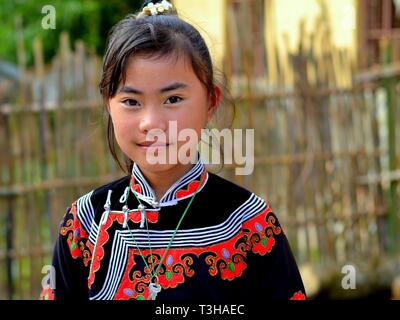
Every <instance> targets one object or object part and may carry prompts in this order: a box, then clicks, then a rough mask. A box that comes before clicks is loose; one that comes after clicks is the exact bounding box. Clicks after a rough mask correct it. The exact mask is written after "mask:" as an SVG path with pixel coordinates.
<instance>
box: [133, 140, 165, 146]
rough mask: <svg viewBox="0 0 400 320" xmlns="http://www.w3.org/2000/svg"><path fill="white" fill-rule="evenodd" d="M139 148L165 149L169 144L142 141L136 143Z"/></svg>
mask: <svg viewBox="0 0 400 320" xmlns="http://www.w3.org/2000/svg"><path fill="white" fill-rule="evenodd" d="M137 145H138V146H139V147H167V146H169V143H160V142H158V143H157V142H154V141H144V142H140V143H137Z"/></svg>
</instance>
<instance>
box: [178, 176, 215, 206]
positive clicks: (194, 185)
mask: <svg viewBox="0 0 400 320" xmlns="http://www.w3.org/2000/svg"><path fill="white" fill-rule="evenodd" d="M207 174H208V173H207V171H205V172H204V173H203V174H202V175H201V177H200V180H195V181H192V182H190V183H189V185H188V186H187V188H186V189H180V190H178V191H177V192H176V198H177V199H181V198H184V197H186V196H189V195H191V194H193V193H195V192H196V190H197V188H198V187H199V184H200V181H201V182H202V183H201V184H202V185H204V184H205V183H206V180H207V176H206V175H207Z"/></svg>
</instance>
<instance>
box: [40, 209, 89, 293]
mask: <svg viewBox="0 0 400 320" xmlns="http://www.w3.org/2000/svg"><path fill="white" fill-rule="evenodd" d="M76 213H77V209H76V203H73V204H72V207H71V208H68V209H67V212H66V214H65V215H64V218H63V219H62V221H61V224H60V229H59V234H58V237H57V240H56V242H55V246H54V252H53V259H52V267H53V268H52V269H53V272H54V276H55V281H54V285H53V286H48V287H47V288H43V291H42V294H41V298H42V299H49V300H51V299H55V300H88V275H89V267H90V260H91V250H90V248H89V247H88V246H87V245H88V244H89V243H88V236H87V233H86V231H85V230H84V229H83V227H82V226H81V223H80V221H79V219H78V217H77V214H76Z"/></svg>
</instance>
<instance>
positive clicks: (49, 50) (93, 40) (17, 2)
mask: <svg viewBox="0 0 400 320" xmlns="http://www.w3.org/2000/svg"><path fill="white" fill-rule="evenodd" d="M141 2H142V1H141V0H123V1H121V0H0V43H1V45H0V59H3V60H8V61H12V62H16V61H17V52H16V50H17V46H16V39H17V36H16V28H15V25H16V23H15V20H16V17H17V16H20V17H21V18H22V24H23V38H24V45H25V50H26V59H27V64H28V65H32V63H33V54H32V44H33V39H34V38H35V37H40V38H41V39H42V41H43V49H44V54H45V60H46V61H49V60H50V59H51V58H52V57H53V56H54V54H55V53H56V51H57V48H58V45H59V35H60V33H61V32H62V31H66V32H68V33H69V34H70V39H71V46H72V45H73V43H74V41H75V40H77V39H82V40H83V41H84V42H85V44H86V45H87V46H88V47H89V48H92V49H93V50H95V51H96V52H97V53H98V54H99V55H102V54H103V53H104V48H105V42H106V37H107V32H108V31H109V29H110V28H111V27H112V26H113V25H114V24H115V23H116V22H117V21H119V20H120V19H122V18H123V17H124V16H125V15H127V14H129V13H134V12H136V11H137V10H138V8H139V7H140V4H141ZM45 5H52V6H54V8H55V11H56V29H47V30H45V29H43V28H42V19H43V18H44V17H45V16H46V13H42V8H43V6H45Z"/></svg>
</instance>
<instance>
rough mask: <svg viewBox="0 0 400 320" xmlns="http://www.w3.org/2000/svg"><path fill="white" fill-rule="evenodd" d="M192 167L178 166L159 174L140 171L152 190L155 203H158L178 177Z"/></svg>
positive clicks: (192, 165)
mask: <svg viewBox="0 0 400 320" xmlns="http://www.w3.org/2000/svg"><path fill="white" fill-rule="evenodd" d="M193 167H194V164H192V163H189V164H184V165H183V164H178V165H176V166H174V167H172V168H170V169H168V170H165V171H160V172H151V171H147V170H146V169H142V168H141V171H142V174H143V176H144V177H145V179H146V180H147V182H148V183H149V185H150V186H151V187H152V189H153V190H154V193H155V196H156V201H159V200H160V199H161V198H162V196H163V195H164V194H165V192H166V191H167V190H168V189H169V188H170V187H171V186H172V184H173V183H174V182H176V181H177V180H178V179H179V178H180V177H182V176H183V175H185V174H186V173H187V172H189V171H190V170H191V169H192V168H193Z"/></svg>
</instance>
